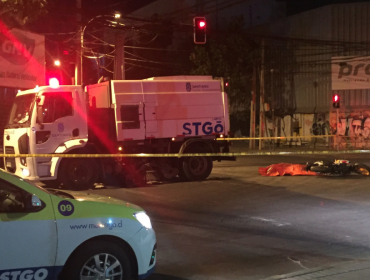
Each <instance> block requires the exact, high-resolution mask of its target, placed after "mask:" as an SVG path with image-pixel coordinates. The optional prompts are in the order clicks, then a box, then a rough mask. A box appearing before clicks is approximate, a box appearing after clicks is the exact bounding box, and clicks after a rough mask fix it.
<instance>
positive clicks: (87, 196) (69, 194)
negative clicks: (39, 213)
mask: <svg viewBox="0 0 370 280" xmlns="http://www.w3.org/2000/svg"><path fill="white" fill-rule="evenodd" d="M52 194H54V195H57V196H64V197H66V198H73V199H75V200H78V201H94V202H101V203H108V204H115V205H120V206H126V207H128V208H132V209H135V210H139V211H144V210H143V208H141V207H140V206H137V205H136V204H133V203H130V202H128V201H125V200H121V199H118V198H114V197H111V196H104V195H97V194H91V193H89V192H79V191H78V192H77V191H69V190H62V191H61V190H54V191H53V192H52Z"/></svg>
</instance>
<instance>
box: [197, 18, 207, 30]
mask: <svg viewBox="0 0 370 280" xmlns="http://www.w3.org/2000/svg"><path fill="white" fill-rule="evenodd" d="M198 26H199V28H204V27H206V22H205V21H204V20H200V21H199V22H198Z"/></svg>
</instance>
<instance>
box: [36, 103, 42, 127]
mask: <svg viewBox="0 0 370 280" xmlns="http://www.w3.org/2000/svg"><path fill="white" fill-rule="evenodd" d="M43 122H44V114H43V110H42V106H37V115H36V123H38V124H39V125H40V129H41V130H42V129H44V125H43V124H42V123H43Z"/></svg>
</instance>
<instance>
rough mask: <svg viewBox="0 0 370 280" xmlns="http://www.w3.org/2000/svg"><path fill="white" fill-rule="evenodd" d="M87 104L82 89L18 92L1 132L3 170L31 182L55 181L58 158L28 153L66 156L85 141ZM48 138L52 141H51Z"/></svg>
mask: <svg viewBox="0 0 370 280" xmlns="http://www.w3.org/2000/svg"><path fill="white" fill-rule="evenodd" d="M85 104H86V101H85V95H84V92H83V89H82V87H81V86H63V87H58V86H42V87H36V88H34V89H30V90H26V91H22V92H19V93H18V94H17V96H16V98H15V101H14V103H13V105H12V108H11V111H10V115H9V120H8V123H7V125H6V127H5V131H4V152H5V154H22V155H25V156H24V157H20V158H19V157H16V158H10V157H7V158H5V168H6V170H7V171H8V172H11V173H13V174H15V175H18V176H20V177H26V178H27V179H30V180H42V179H43V178H48V179H50V178H55V176H56V174H55V172H54V171H55V170H56V168H55V167H56V165H57V164H58V162H59V160H58V158H51V157H37V158H35V157H27V154H54V153H65V152H66V151H68V149H72V148H76V146H81V147H82V146H84V144H85V143H86V142H87V138H88V135H87V134H88V133H87V123H86V105H85ZM49 139H52V141H50V140H49Z"/></svg>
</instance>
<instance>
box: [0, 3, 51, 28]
mask: <svg viewBox="0 0 370 280" xmlns="http://www.w3.org/2000/svg"><path fill="white" fill-rule="evenodd" d="M46 4H47V0H0V17H1V20H2V21H3V23H5V24H6V25H7V26H8V27H16V26H18V27H21V26H24V25H25V24H27V23H28V22H31V21H33V20H34V19H35V18H37V17H38V16H39V15H40V14H43V13H45V12H46Z"/></svg>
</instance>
